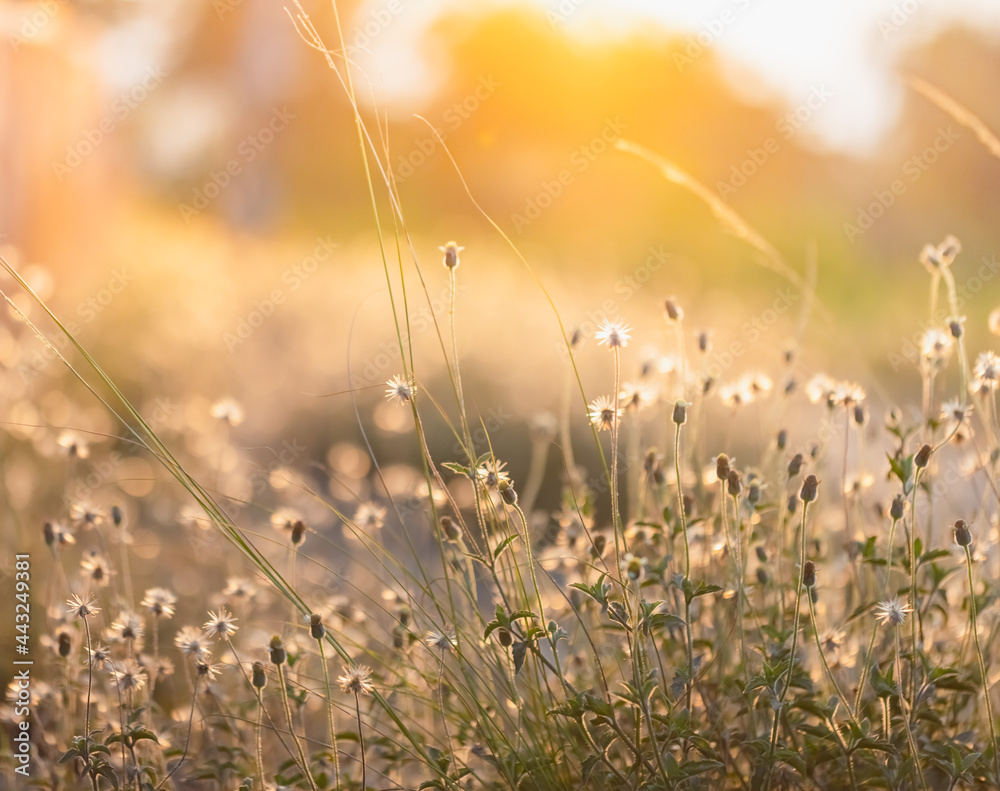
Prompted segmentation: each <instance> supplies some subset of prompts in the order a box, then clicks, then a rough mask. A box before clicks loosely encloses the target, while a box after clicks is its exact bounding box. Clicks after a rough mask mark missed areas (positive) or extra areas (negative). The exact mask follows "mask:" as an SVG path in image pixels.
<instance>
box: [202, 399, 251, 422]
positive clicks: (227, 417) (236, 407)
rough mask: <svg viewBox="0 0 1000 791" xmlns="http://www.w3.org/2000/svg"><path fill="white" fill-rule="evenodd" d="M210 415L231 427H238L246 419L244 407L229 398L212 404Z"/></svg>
mask: <svg viewBox="0 0 1000 791" xmlns="http://www.w3.org/2000/svg"><path fill="white" fill-rule="evenodd" d="M209 414H211V415H212V417H214V418H215V419H216V420H221V421H222V422H223V423H225V424H226V425H228V426H230V427H236V426H238V425H239V424H240V423H242V422H243V420H244V419H245V417H246V416H245V414H244V412H243V407H242V406H240V404H239V403H238V402H237V401H236V400H234V399H232V398H229V397H226V398H220V399H219V400H218V401H216V402H215V403H214V404H212V408H211V409H210V410H209Z"/></svg>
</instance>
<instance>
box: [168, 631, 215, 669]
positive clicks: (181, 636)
mask: <svg viewBox="0 0 1000 791" xmlns="http://www.w3.org/2000/svg"><path fill="white" fill-rule="evenodd" d="M205 639H206V638H205V636H204V635H203V634H202V633H201V632H200V631H199V630H198V629H197V628H195V627H194V626H185V627H184V628H183V629H181V630H180V631H179V632H177V634H176V635H175V636H174V645H176V646H177V647H178V648H179V649H180V652H181V653H182V654H184V656H190V657H193V658H194V659H196V660H199V661H201V660H207V659H208V658H209V657H210V656H211V655H212V652H211V651H210V650H209V649H208V646H207V645H205Z"/></svg>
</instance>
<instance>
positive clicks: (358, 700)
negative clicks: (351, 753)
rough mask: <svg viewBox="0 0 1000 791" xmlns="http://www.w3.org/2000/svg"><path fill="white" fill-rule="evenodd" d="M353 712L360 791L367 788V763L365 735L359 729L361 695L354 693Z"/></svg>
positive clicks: (361, 729) (362, 730)
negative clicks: (359, 756)
mask: <svg viewBox="0 0 1000 791" xmlns="http://www.w3.org/2000/svg"><path fill="white" fill-rule="evenodd" d="M354 710H355V711H356V712H357V715H358V745H359V749H360V750H361V791H365V788H366V787H367V786H368V762H367V761H366V760H365V733H364V729H363V728H362V727H361V693H360V692H355V693H354Z"/></svg>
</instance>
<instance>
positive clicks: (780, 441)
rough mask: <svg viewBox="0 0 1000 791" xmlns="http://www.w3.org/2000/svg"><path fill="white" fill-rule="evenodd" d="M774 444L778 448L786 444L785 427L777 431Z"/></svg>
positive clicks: (786, 434) (780, 448)
mask: <svg viewBox="0 0 1000 791" xmlns="http://www.w3.org/2000/svg"><path fill="white" fill-rule="evenodd" d="M776 445H777V448H778V450H784V449H785V446H787V445H788V431H787V429H781V431H779V432H778V438H777V441H776Z"/></svg>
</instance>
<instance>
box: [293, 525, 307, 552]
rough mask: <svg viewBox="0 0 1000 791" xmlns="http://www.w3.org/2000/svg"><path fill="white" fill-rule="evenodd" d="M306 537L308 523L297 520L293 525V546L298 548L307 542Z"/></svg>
mask: <svg viewBox="0 0 1000 791" xmlns="http://www.w3.org/2000/svg"><path fill="white" fill-rule="evenodd" d="M305 537H306V523H305V522H303V521H302V520H301V519H296V520H295V522H294V523H292V545H293V546H298V545H299V544H301V543H302V542H303V540H305Z"/></svg>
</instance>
